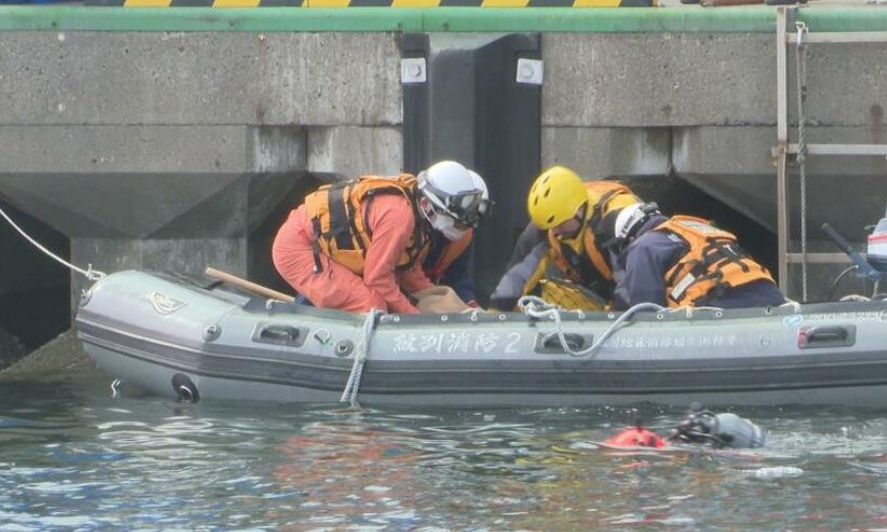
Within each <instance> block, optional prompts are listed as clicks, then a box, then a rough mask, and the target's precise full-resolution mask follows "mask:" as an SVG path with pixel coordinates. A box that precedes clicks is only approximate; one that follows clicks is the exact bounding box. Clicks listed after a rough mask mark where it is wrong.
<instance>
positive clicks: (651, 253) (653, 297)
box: [613, 215, 785, 310]
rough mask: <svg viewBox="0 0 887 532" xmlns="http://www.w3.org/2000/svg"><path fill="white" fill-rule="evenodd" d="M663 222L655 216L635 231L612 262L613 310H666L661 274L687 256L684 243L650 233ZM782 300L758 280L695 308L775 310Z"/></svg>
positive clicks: (774, 288)
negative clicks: (654, 306)
mask: <svg viewBox="0 0 887 532" xmlns="http://www.w3.org/2000/svg"><path fill="white" fill-rule="evenodd" d="M665 220H667V218H666V217H665V216H662V215H655V216H652V217H651V218H650V220H648V221H647V222H645V223H644V225H643V226H641V228H640V229H639V230H638V232H637V235H638V236H636V237H635V239H634V240H633V241H632V242H631V243H629V244H628V246H627V247H625V248H624V249H623V250H622V251H621V252H620V253H618V255H617V256H616V259H615V262H614V264H615V269H616V271H615V272H614V277H615V278H616V282H617V284H616V291H615V294H614V298H613V309H614V310H625V309H627V308H629V307H631V306H633V305H637V304H638V303H656V304H657V305H661V306H663V307H665V306H668V302H667V301H666V297H665V274H666V272H668V270H670V269H671V268H672V267H673V266H674V265H675V264H677V262H678V260H679V259H680V258H681V257H682V256H684V254H685V253H686V252H687V245H686V243H685V242H684V241H683V240H681V239H680V238H679V237H677V236H676V235H673V234H670V233H668V232H667V231H652V229H653V228H655V227H656V226H657V225H659V224H660V223H662V222H664V221H665ZM783 303H785V296H783V295H782V292H780V291H779V287H777V286H776V285H775V284H774V283H771V282H770V281H766V280H761V281H754V282H751V283H748V284H744V285H741V286H737V287H733V288H727V289H726V290H724V291H723V292H721V293H719V294H712V296H711V297H709V298H706V299H705V300H704V301H699V302H697V303H696V306H711V307H721V308H744V307H766V306H778V305H781V304H783Z"/></svg>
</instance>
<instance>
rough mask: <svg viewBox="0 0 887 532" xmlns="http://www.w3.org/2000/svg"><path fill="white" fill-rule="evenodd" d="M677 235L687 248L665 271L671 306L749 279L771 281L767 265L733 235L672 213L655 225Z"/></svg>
mask: <svg viewBox="0 0 887 532" xmlns="http://www.w3.org/2000/svg"><path fill="white" fill-rule="evenodd" d="M654 231H667V232H669V233H672V234H674V235H677V236H678V237H680V238H681V239H682V240H683V241H684V243H685V244H686V245H687V248H688V251H687V253H685V254H684V256H683V257H681V258H680V259H679V260H678V262H677V264H675V265H674V266H673V267H672V268H671V269H670V270H668V272H666V274H665V296H666V300H667V301H668V306H670V307H680V306H686V305H693V304H695V303H696V302H698V301H700V300H701V299H702V298H704V297H706V296H708V295H709V294H711V293H712V292H713V291H715V290H723V289H724V288H728V287H735V286H741V285H744V284H747V283H750V282H752V281H758V280H767V281H770V282H774V281H773V277H772V276H771V275H770V272H768V271H767V269H766V268H764V267H763V266H761V265H760V264H758V263H757V262H755V261H754V260H753V259H752V258H751V257H750V256H749V255H748V253H746V252H745V250H743V249H742V248H741V247H739V245H738V243H737V242H736V237H735V236H733V235H732V234H731V233H728V232H727V231H723V230H721V229H718V228H716V227H714V226H713V225H711V224H710V223H709V222H708V221H706V220H703V219H701V218H695V217H693V216H673V217H671V218H670V219H669V220H666V221H665V222H663V223H661V224H659V225H657V226H656V228H655V229H654Z"/></svg>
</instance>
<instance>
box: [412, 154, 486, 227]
mask: <svg viewBox="0 0 887 532" xmlns="http://www.w3.org/2000/svg"><path fill="white" fill-rule="evenodd" d="M417 177H418V179H419V191H420V192H421V193H422V195H423V196H424V197H425V198H426V199H428V201H429V202H430V203H431V205H432V206H433V208H434V210H435V211H436V212H439V213H441V214H445V215H447V216H449V217H451V218H453V219H454V220H457V221H460V222H462V223H464V224H466V225H469V226H471V227H475V226H477V224H478V223H479V222H480V219H481V217H483V216H484V215H485V213H486V212H487V211H488V210H489V203H490V202H489V192H487V185H486V183H484V180H483V178H482V177H481V176H480V175H478V174H477V173H476V172H472V171H471V170H469V169H467V168H465V167H464V166H462V165H461V164H459V163H457V162H455V161H441V162H439V163H437V164H434V165H432V166H430V167H429V168H428V169H427V170H423V171H422V172H419V175H418V176H417ZM482 211H483V212H482Z"/></svg>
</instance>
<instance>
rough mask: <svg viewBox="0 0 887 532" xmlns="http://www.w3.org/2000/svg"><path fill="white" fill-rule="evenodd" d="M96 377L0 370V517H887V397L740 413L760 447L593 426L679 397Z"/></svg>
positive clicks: (822, 521) (13, 523)
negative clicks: (314, 395) (541, 402)
mask: <svg viewBox="0 0 887 532" xmlns="http://www.w3.org/2000/svg"><path fill="white" fill-rule="evenodd" d="M109 383H110V379H108V378H105V377H100V378H95V377H88V378H87V377H79V378H69V379H66V380H63V381H56V382H47V381H36V380H30V381H19V382H14V383H9V382H2V383H0V531H46V530H51V531H56V530H57V531H80V530H84V531H85V530H291V531H309V530H314V531H321V530H416V531H443V530H478V531H487V530H489V531H493V530H539V531H557V530H564V531H566V530H622V529H626V530H669V529H671V530H736V531H739V530H743V531H745V530H805V531H808V530H854V529H857V530H866V529H887V496H885V493H887V491H885V488H887V458H885V450H887V446H885V441H887V415H885V414H887V413H885V412H883V411H857V410H849V409H828V410H825V409H810V408H770V409H755V410H742V411H737V413H739V414H740V415H743V416H746V417H750V418H752V419H754V420H755V421H756V422H758V423H759V424H760V425H762V426H764V427H766V428H768V429H769V431H770V433H771V442H770V445H769V447H768V448H767V449H764V450H762V451H757V450H756V451H742V452H714V451H710V450H680V451H671V452H648V453H626V452H614V451H609V450H604V449H601V448H599V447H597V446H596V445H594V443H593V442H595V441H601V440H603V439H605V438H606V437H608V436H610V435H611V434H613V433H614V432H615V431H616V429H617V428H619V427H622V426H623V425H624V424H626V423H628V422H630V421H631V419H633V418H634V417H635V416H640V417H642V418H644V419H645V420H646V423H647V425H648V426H649V427H650V428H654V429H658V430H662V431H664V429H665V428H667V427H669V426H671V425H673V424H675V423H677V422H678V421H679V420H680V418H681V416H682V414H683V411H684V409H685V408H686V405H675V406H673V407H660V406H652V405H641V406H639V407H638V408H637V409H636V410H634V411H633V410H631V409H626V408H618V409H613V408H607V407H598V408H563V409H557V408H550V409H483V408H478V409H473V410H449V409H438V410H434V409H425V408H410V407H408V406H404V407H403V408H397V409H394V408H386V409H372V408H365V409H362V410H360V411H354V410H350V409H348V408H345V407H344V406H341V405H335V404H332V405H328V404H325V405H279V404H263V403H250V404H236V403H218V402H216V403H210V402H201V403H197V404H187V403H177V402H173V401H171V400H168V399H165V398H164V399H161V398H154V397H147V396H141V395H138V394H137V393H127V390H125V389H124V390H123V394H122V396H119V397H112V396H111V389H110V387H109Z"/></svg>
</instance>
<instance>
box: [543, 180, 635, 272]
mask: <svg viewBox="0 0 887 532" xmlns="http://www.w3.org/2000/svg"><path fill="white" fill-rule="evenodd" d="M585 187H586V189H587V190H588V206H589V208H587V209H586V213H585V220H584V221H583V223H582V227H581V228H580V229H579V236H577V237H576V238H575V239H573V240H561V239H558V238H557V237H556V236H554V234H553V233H552V232H551V231H549V232H548V244H549V247H550V249H551V251H550V253H551V258H552V261H553V262H554V265H555V266H556V267H557V268H558V269H559V270H561V271H562V272H564V273H565V274H566V275H567V277H569V278H570V279H572V280H574V281H576V282H578V283H580V284H583V285H585V286H592V285H595V284H600V283H601V282H606V283H610V282H611V281H612V280H613V270H612V268H611V267H610V261H609V260H607V258H606V257H607V250H606V249H605V248H604V244H605V243H607V241H609V240H610V239H612V238H613V235H609V234H605V231H604V230H603V227H602V222H603V219H604V217H605V216H606V215H607V213H609V212H610V211H611V210H613V209H618V208H622V207H625V206H627V205H631V204H635V203H640V199H638V198H637V196H635V195H634V194H633V193H632V192H631V190H630V189H629V188H628V187H627V186H625V185H623V184H622V183H617V182H615V181H588V182H586V183H585Z"/></svg>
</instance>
